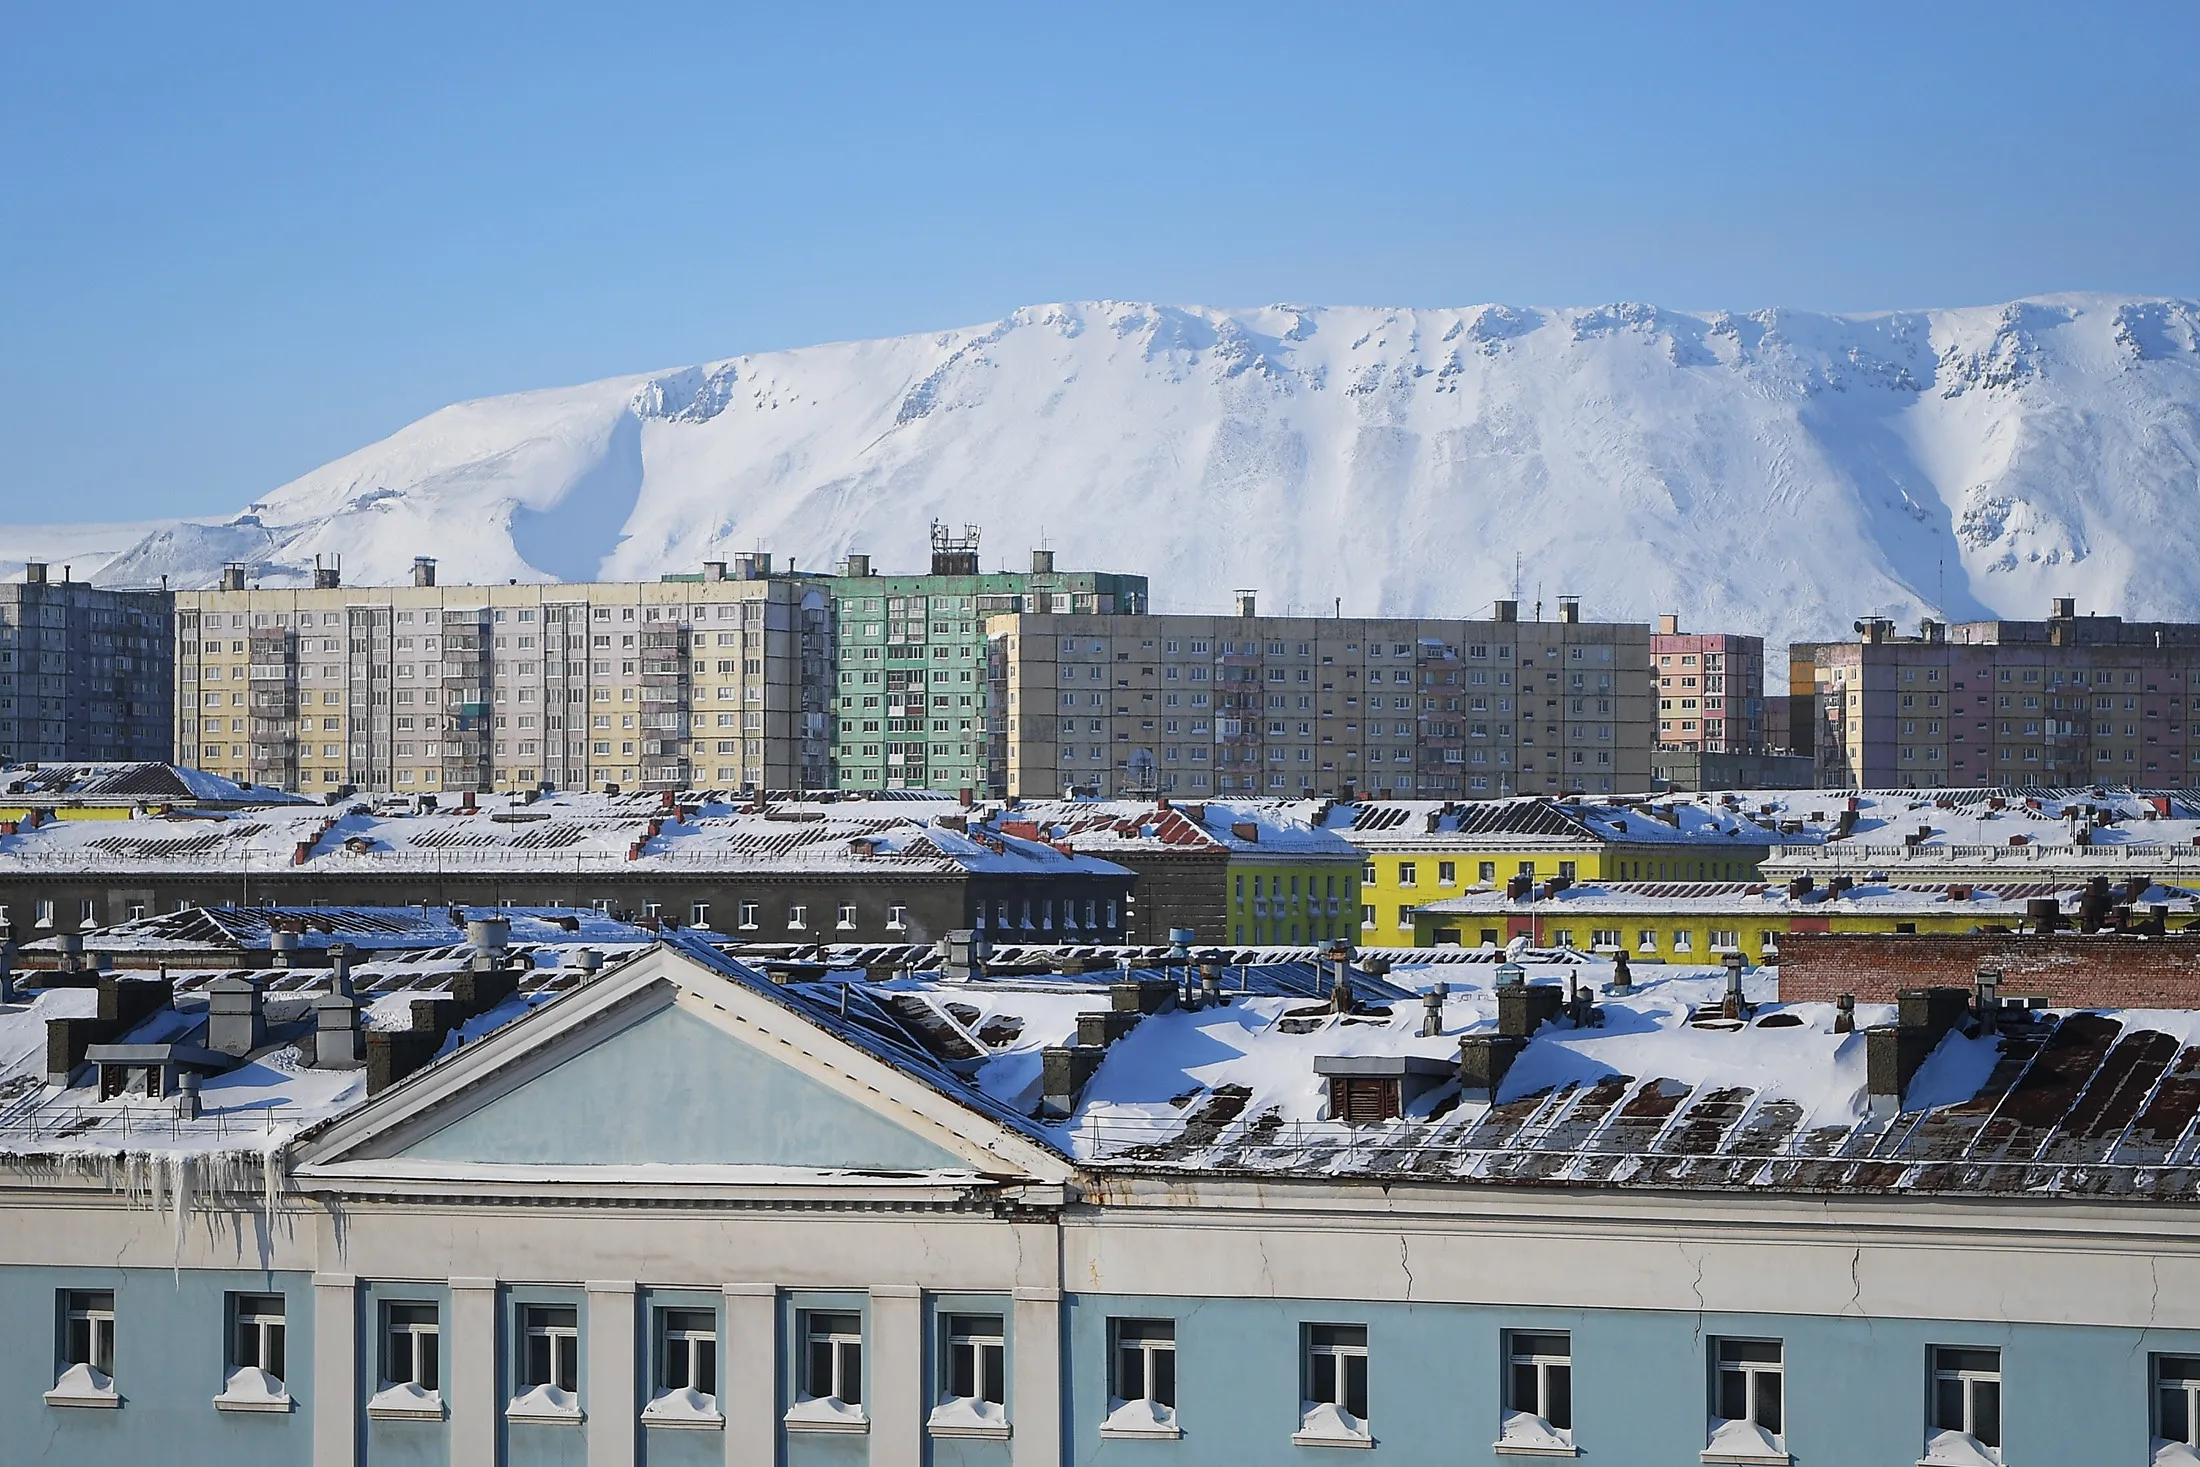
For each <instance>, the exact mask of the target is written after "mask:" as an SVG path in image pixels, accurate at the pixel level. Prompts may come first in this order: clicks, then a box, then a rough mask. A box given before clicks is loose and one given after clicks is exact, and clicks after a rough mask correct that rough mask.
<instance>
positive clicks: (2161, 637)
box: [1812, 597, 2200, 789]
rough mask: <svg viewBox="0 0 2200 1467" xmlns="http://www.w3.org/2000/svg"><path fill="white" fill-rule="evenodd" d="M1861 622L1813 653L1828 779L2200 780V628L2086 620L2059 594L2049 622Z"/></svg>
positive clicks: (1894, 783) (1898, 784)
mask: <svg viewBox="0 0 2200 1467" xmlns="http://www.w3.org/2000/svg"><path fill="white" fill-rule="evenodd" d="M1856 630H1857V639H1856V640H1855V641H1852V642H1828V643H1821V644H1819V646H1818V648H1817V652H1816V657H1815V659H1814V664H1813V668H1812V680H1813V684H1814V688H1815V694H1816V700H1815V701H1816V710H1815V720H1814V721H1815V724H1816V729H1815V735H1814V738H1815V744H1816V750H1817V754H1816V757H1817V772H1818V784H1819V787H1820V788H1830V789H1854V788H1860V787H1872V788H1902V789H1914V788H1920V787H1926V788H1930V787H1938V786H1943V785H1991V784H2001V785H2019V786H2021V785H2073V784H2092V783H2102V782H2113V783H2120V784H2134V785H2140V786H2151V787H2167V788H2173V789H2174V788H2180V787H2184V786H2186V785H2187V784H2188V783H2189V782H2194V781H2196V780H2200V730H2194V729H2190V728H2189V727H2188V724H2187V722H2186V714H2187V713H2190V712H2194V711H2200V710H2195V709H2194V708H2193V706H2192V700H2193V698H2194V697H2195V695H2196V694H2200V625H2195V624H2192V623H2187V622H2127V621H2125V620H2124V619H2123V618H2121V617H2116V616H2079V615H2078V614H2077V611H2076V606H2075V603H2074V602H2073V601H2072V600H2070V599H2069V598H2067V597H2058V598H2056V599H2055V601H2054V603H2053V605H2052V607H2051V608H2050V614H2049V616H2048V618H2047V619H2046V620H2045V621H1982V622H1965V623H1960V624H1958V625H1956V626H1953V627H1951V626H1948V625H1947V624H1945V623H1942V622H1937V621H1926V622H1924V623H1922V624H1921V625H1920V627H1919V629H1918V635H1916V636H1914V637H1902V636H1897V635H1895V631H1894V624H1893V623H1892V622H1891V621H1888V620H1886V619H1885V618H1882V617H1872V618H1867V619H1865V620H1863V621H1859V622H1858V623H1857V624H1856Z"/></svg>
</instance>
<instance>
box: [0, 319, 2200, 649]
mask: <svg viewBox="0 0 2200 1467" xmlns="http://www.w3.org/2000/svg"><path fill="white" fill-rule="evenodd" d="M2196 464H2200V303H2196V302H2192V301H2181V300H2140V299H2128V298H2119V297H2104V296H2058V297H2052V298H2043V299H2037V300H2029V301H2021V302H2017V303H2014V304H2011V305H2006V306H1998V307H1995V306H1989V307H1979V308H1975V309H1962V310H1943V311H1903V312H1889V313H1885V314H1877V315H1865V316H1829V315H1814V314H1809V313H1805V312H1797V311H1787V310H1767V311H1760V312H1755V313H1752V314H1749V315H1729V314H1726V313H1723V312H1722V313H1711V314H1696V313H1688V312H1680V311H1669V310H1663V309H1659V308H1655V307H1650V306H1636V305H1618V306H1606V307H1598V308H1593V309H1566V310H1542V309H1535V310H1531V309H1522V308H1514V307H1508V306H1477V307H1472V308H1467V309H1460V310H1388V309H1379V308H1367V307H1327V308H1308V307H1293V306H1274V307H1268V308H1265V309H1260V310H1249V311H1220V310H1206V309H1180V308H1175V307H1163V306H1151V305H1133V304H1122V303H1116V302H1100V303H1090V304H1077V305H1051V306H1037V307H1032V308H1029V309H1026V310H1021V311H1018V312H1016V313H1015V314H1014V315H1012V316H1010V317H1008V318H1007V319H1005V320H1002V321H998V322H995V323H993V324H991V325H987V326H982V327H973V328H969V329H966V330H958V331H947V332H941V333H939V334H937V335H930V336H908V337H900V338H895V339H891V340H882V341H866V342H853V343H843V344H837V345H830V346H818V347H810V348H806V349H803V350H798V351H788V352H777V353H771V354H768V355H760V356H749V357H737V358H734V359H732V360H730V361H724V362H718V363H714V364H710V365H707V366H700V367H690V368H685V369H682V370H677V371H668V372H661V373H655V374H651V375H648V376H642V377H628V378H618V379H613V380H609V381H604V382H597V383H591V384H588V385H586V386H581V387H570V388H560V389H555V390H550V391H542V392H530V393H523V394H520V395H517V396H513V397H505V398H496V399H488V400H484V401H480V402H470V403H462V404H460V405H458V406H455V407H451V408H447V409H445V410H443V411H442V412H439V413H435V414H433V415H431V416H429V417H427V418H424V419H422V420H421V421H420V422H418V423H415V424H413V425H412V426H410V427H408V428H406V429H404V430H402V431H401V432H398V433H396V434H394V435H393V436H391V437H390V438H388V439H385V440H384V441H382V442H380V443H376V444H373V445H371V446H369V447H366V448H363V449H361V450H360V451H358V452H357V453H354V454H351V455H349V456H348V457H345V458H342V459H339V460H337V461H336V462H334V463H332V464H329V465H328V466H326V467H325V468H322V469H318V470H316V471H315V472H313V473H311V474H308V475H306V476H305V477H303V478H301V479H298V480H296V481H295V482H293V483H290V484H286V485H284V486H283V487H282V488H280V489H277V490H276V491H274V492H273V493H271V494H269V495H267V496H266V497H265V498H263V499H262V500H260V501H259V502H258V503H256V504H254V505H252V506H250V508H249V509H248V511H247V513H246V517H244V518H242V519H239V520H237V521H234V522H232V523H228V524H183V525H176V526H170V527H166V528H163V529H161V530H159V531H157V532H156V533H154V534H152V535H151V536H150V537H148V538H147V539H145V540H144V541H143V542H141V543H139V544H138V545H136V546H135V547H134V548H133V549H131V550H129V551H128V552H127V553H125V554H123V555H121V556H119V557H118V558H117V559H115V560H114V561H113V562H112V563H110V564H109V565H107V566H106V567H105V568H104V569H103V570H101V571H100V572H99V574H100V577H101V579H103V580H106V581H110V582H145V581H149V580H152V579H154V578H156V577H158V576H159V575H162V574H166V575H168V576H170V577H171V578H172V580H173V581H174V583H175V584H178V585H185V584H203V583H206V582H209V581H211V580H212V579H213V578H214V577H215V576H216V575H217V573H218V571H219V568H220V566H221V563H222V562H223V561H225V560H230V559H246V560H250V561H252V562H253V563H254V565H255V567H256V570H255V572H254V574H255V575H257V576H259V577H262V578H264V579H266V580H268V581H270V582H273V581H277V580H280V579H285V578H289V577H295V576H299V575H302V574H303V572H304V569H305V568H306V567H309V566H310V565H311V563H312V559H313V556H314V555H315V554H316V553H330V554H333V553H341V554H342V555H343V557H344V571H345V578H346V580H347V581H351V582H354V583H361V582H365V581H369V580H382V579H392V578H402V577H403V576H404V575H405V573H406V571H407V569H408V567H409V566H410V563H411V560H412V557H413V556H414V555H416V554H430V555H435V556H438V557H439V558H440V559H441V561H442V576H443V579H445V580H446V581H456V580H462V579H463V580H478V581H487V580H502V579H505V578H507V577H521V578H530V577H534V578H543V577H555V578H562V579H575V578H583V577H588V576H594V575H604V576H617V577H630V576H655V575H657V574H659V573H660V572H662V571H666V570H675V569H690V568H693V567H694V566H695V565H696V564H697V563H698V562H700V561H702V560H703V559H705V558H706V557H709V558H712V559H718V558H723V557H724V556H725V555H726V554H727V553H728V552H729V551H732V550H738V549H749V548H754V547H764V548H768V549H771V550H773V551H775V552H777V554H778V556H779V558H780V561H781V563H782V564H784V563H785V562H786V561H787V560H789V559H793V560H795V561H797V562H799V563H800V564H801V565H802V566H805V567H820V568H821V567H823V566H824V565H826V563H827V562H829V561H831V560H833V559H835V558H837V557H838V556H839V555H840V554H842V553H843V552H845V551H848V550H850V549H855V550H864V551H868V552H870V553H871V554H872V555H873V556H874V558H875V562H876V563H877V564H879V565H880V566H882V567H884V568H896V567H904V566H907V567H915V566H919V565H921V564H922V562H923V559H924V555H925V539H924V532H925V527H926V524H927V522H928V521H930V520H931V519H933V518H934V517H935V516H936V517H939V518H941V519H946V520H951V521H954V522H957V523H960V522H964V521H970V522H974V523H978V524H981V525H982V526H983V527H984V530H985V546H986V552H985V563H986V564H987V565H988V566H992V565H996V564H1004V563H1014V564H1021V563H1022V561H1023V557H1024V555H1025V553H1026V552H1027V550H1028V549H1029V548H1030V547H1032V546H1034V545H1038V544H1040V543H1042V540H1043V541H1044V543H1048V544H1051V545H1052V546H1053V547H1055V548H1056V549H1057V550H1058V551H1059V552H1060V556H1061V563H1062V564H1064V565H1065V566H1083V567H1101V568H1110V569H1119V570H1138V571H1144V572H1146V573H1147V574H1149V575H1151V576H1152V577H1153V579H1154V587H1155V600H1156V603H1157V605H1158V606H1159V607H1160V608H1162V609H1183V610H1194V609H1214V610H1220V609H1223V608H1224V607H1225V606H1226V605H1227V601H1228V593H1229V590H1230V589H1231V588H1232V587H1237V586H1252V587H1257V588H1259V589H1260V590H1261V592H1262V593H1263V600H1262V605H1263V609H1264V610H1273V611H1283V610H1285V609H1287V608H1290V607H1294V606H1295V607H1299V608H1303V609H1306V610H1309V611H1314V610H1318V611H1322V612H1326V611H1328V610H1329V609H1330V607H1331V605H1332V598H1335V597H1341V598H1343V603H1344V607H1345V610H1346V611H1347V612H1370V613H1371V612H1376V611H1384V612H1428V613H1440V612H1449V613H1468V612H1472V611H1474V610H1476V609H1478V608H1480V607H1482V606H1484V605H1486V604H1487V603H1488V602H1489V601H1490V600H1491V599H1492V598H1493V597H1497V596H1504V595H1509V594H1511V588H1512V584H1513V579H1514V558H1515V556H1516V555H1517V556H1519V558H1520V563H1521V565H1522V571H1521V581H1522V590H1523V593H1524V596H1525V599H1527V600H1530V601H1532V600H1534V599H1535V598H1536V596H1537V593H1538V590H1539V589H1540V591H1541V594H1542V596H1543V598H1544V599H1545V600H1546V601H1548V600H1549V599H1551V598H1552V597H1555V596H1556V595H1557V594H1559V593H1561V592H1570V593H1577V594H1579V595H1581V596H1582V597H1583V598H1584V602H1585V611H1586V614H1588V615H1590V616H1592V617H1597V618H1603V617H1610V616H1619V615H1625V616H1629V617H1636V618H1643V617H1648V616H1650V615H1651V614H1653V613H1655V612H1658V611H1661V610H1679V611H1680V612H1682V613H1683V615H1684V617H1685V618H1686V621H1687V624H1689V625H1692V626H1696V627H1703V628H1732V629H1759V630H1762V631H1763V632H1764V633H1766V634H1767V635H1768V636H1769V637H1772V638H1774V639H1776V640H1785V639H1786V638H1788V637H1790V636H1797V637H1807V636H1812V635H1822V634H1832V633H1836V632H1846V631H1847V629H1848V626H1849V623H1850V622H1851V620H1853V619H1854V617H1856V616H1857V615H1859V614H1862V613H1866V612H1872V613H1886V614H1893V615H1896V616H1900V617H1904V618H1908V617H1914V616H1916V615H1919V614H1921V613H1926V612H1931V611H1935V610H1939V611H1945V612H1946V613H1947V614H1949V615H1952V616H1956V617H1959V618H1960V617H1965V616H1977V615H1986V614H1992V613H2000V614H2005V615H2024V616H2037V615H2040V614H2042V613H2043V612H2044V610H2045V607H2046V602H2047V598H2048V597H2049V596H2050V595H2056V594H2065V595H2075V596H2076V597H2078V599H2079V601H2080V603H2081V606H2082V607H2083V608H2084V609H2089V610H2101V611H2120V612H2124V613H2126V614H2133V615H2155V616H2177V617H2190V616H2193V615H2195V614H2196V612H2200V515H2196V514H2195V513H2194V510H2195V508H2200V503H2196V501H2200V495H2196V492H2195V489H2196ZM7 553H8V552H7V542H6V541H5V539H4V538H0V563H4V560H5V558H6V555H7ZM86 569H87V568H86V567H79V573H80V574H82V573H84V571H85V570H86Z"/></svg>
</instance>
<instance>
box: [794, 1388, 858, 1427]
mask: <svg viewBox="0 0 2200 1467" xmlns="http://www.w3.org/2000/svg"><path fill="white" fill-rule="evenodd" d="M780 1421H781V1423H782V1424H783V1425H784V1426H785V1427H786V1428H787V1430H789V1431H825V1432H867V1431H869V1430H870V1429H871V1418H870V1417H869V1416H866V1415H865V1414H864V1413H863V1408H862V1407H861V1406H850V1405H848V1404H847V1403H845V1402H843V1401H838V1400H832V1399H828V1398H821V1397H815V1396H813V1397H811V1398H810V1399H809V1400H806V1401H797V1402H795V1403H794V1404H793V1405H792V1406H789V1407H788V1408H787V1414H786V1415H785V1416H783V1417H781V1418H780Z"/></svg>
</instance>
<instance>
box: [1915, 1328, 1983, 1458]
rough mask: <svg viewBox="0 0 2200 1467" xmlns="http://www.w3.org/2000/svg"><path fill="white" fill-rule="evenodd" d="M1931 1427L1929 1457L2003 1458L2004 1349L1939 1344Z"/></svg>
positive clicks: (1935, 1356)
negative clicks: (2002, 1391)
mask: <svg viewBox="0 0 2200 1467" xmlns="http://www.w3.org/2000/svg"><path fill="white" fill-rule="evenodd" d="M1932 1364H1933V1403H1932V1424H1931V1429H1930V1430H1929V1431H1928V1432H1927V1433H1926V1436H1925V1460H1926V1461H1928V1462H1950V1463H1966V1464H1974V1463H1980V1462H1986V1463H1993V1462H1999V1461H2000V1460H2001V1351H1999V1350H1970V1349H1961V1348H1953V1347H1950V1346H1947V1345H1935V1346H1933V1349H1932Z"/></svg>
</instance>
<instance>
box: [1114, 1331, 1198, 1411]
mask: <svg viewBox="0 0 2200 1467" xmlns="http://www.w3.org/2000/svg"><path fill="white" fill-rule="evenodd" d="M1134 1356H1135V1358H1136V1363H1135V1365H1132V1364H1130V1362H1131V1360H1132V1358H1133V1357H1134ZM1164 1359H1165V1360H1166V1361H1167V1364H1166V1365H1164V1364H1163V1361H1164ZM1126 1367H1128V1368H1126ZM1132 1386H1135V1387H1136V1390H1135V1391H1131V1390H1128V1389H1127V1388H1129V1387H1132ZM1183 1434H1184V1433H1183V1431H1182V1429H1181V1428H1180V1427H1178V1425H1177V1422H1176V1321H1175V1320H1173V1319H1111V1320H1109V1321H1108V1414H1107V1417H1106V1419H1105V1420H1103V1421H1102V1422H1101V1424H1100V1435H1102V1436H1103V1437H1113V1436H1121V1437H1179V1436H1182V1435H1183Z"/></svg>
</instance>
